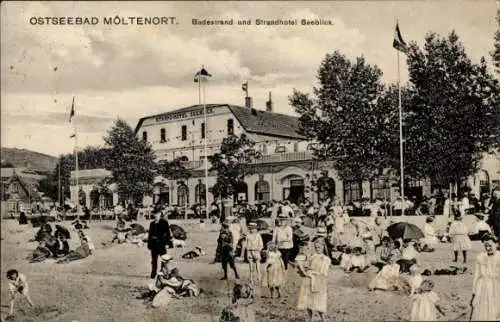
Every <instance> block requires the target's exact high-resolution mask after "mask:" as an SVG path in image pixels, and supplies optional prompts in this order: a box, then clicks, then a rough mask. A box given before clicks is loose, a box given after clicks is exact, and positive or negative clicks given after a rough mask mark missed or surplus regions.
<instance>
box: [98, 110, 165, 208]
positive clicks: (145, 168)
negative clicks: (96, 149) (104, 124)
mask: <svg viewBox="0 0 500 322" xmlns="http://www.w3.org/2000/svg"><path fill="white" fill-rule="evenodd" d="M104 142H105V143H106V146H107V148H109V167H110V168H109V170H111V172H112V174H113V181H114V182H115V183H116V184H117V186H118V194H119V196H120V197H121V201H122V202H124V201H125V200H129V201H132V202H139V201H141V200H142V197H143V196H144V195H145V194H148V193H150V192H151V187H152V184H153V180H154V177H155V173H156V163H155V154H154V152H153V150H152V148H151V145H150V144H149V143H148V142H146V141H142V140H139V139H138V138H137V136H136V134H135V132H134V130H133V129H132V127H131V126H130V125H128V124H127V123H126V122H125V121H124V120H121V119H117V120H116V121H115V124H114V125H113V127H112V128H111V129H110V130H108V135H107V136H106V137H104Z"/></svg>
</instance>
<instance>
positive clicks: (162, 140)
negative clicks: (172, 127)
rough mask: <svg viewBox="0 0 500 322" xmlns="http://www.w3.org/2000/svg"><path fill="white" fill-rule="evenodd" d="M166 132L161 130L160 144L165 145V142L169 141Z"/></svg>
mask: <svg viewBox="0 0 500 322" xmlns="http://www.w3.org/2000/svg"><path fill="white" fill-rule="evenodd" d="M166 136H167V135H166V132H165V129H161V130H160V142H161V143H164V142H165V141H167V139H166Z"/></svg>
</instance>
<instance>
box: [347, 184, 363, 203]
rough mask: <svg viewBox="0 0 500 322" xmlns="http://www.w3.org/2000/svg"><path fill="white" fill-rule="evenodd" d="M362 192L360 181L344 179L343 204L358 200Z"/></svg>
mask: <svg viewBox="0 0 500 322" xmlns="http://www.w3.org/2000/svg"><path fill="white" fill-rule="evenodd" d="M362 192H363V190H362V187H361V182H356V181H344V204H346V205H348V204H350V203H351V202H354V201H360V200H361V194H362Z"/></svg>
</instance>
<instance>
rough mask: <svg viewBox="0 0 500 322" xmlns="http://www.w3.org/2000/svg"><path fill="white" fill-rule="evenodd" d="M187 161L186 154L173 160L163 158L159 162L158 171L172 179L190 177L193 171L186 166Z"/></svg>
mask: <svg viewBox="0 0 500 322" xmlns="http://www.w3.org/2000/svg"><path fill="white" fill-rule="evenodd" d="M187 161H188V158H187V157H186V156H181V157H177V158H175V159H174V160H172V161H168V160H161V161H159V162H158V173H159V174H161V175H162V176H164V177H165V178H167V179H170V180H182V179H188V178H189V177H191V172H189V170H188V169H186V167H185V163H186V162H187Z"/></svg>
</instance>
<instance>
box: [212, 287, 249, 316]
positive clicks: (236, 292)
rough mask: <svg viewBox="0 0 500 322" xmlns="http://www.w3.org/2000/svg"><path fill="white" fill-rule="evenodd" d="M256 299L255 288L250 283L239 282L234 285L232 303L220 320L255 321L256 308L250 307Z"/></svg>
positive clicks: (222, 313)
mask: <svg viewBox="0 0 500 322" xmlns="http://www.w3.org/2000/svg"><path fill="white" fill-rule="evenodd" d="M253 300H254V289H253V288H252V286H251V285H248V284H238V282H237V284H236V285H234V287H233V297H232V300H231V305H229V306H227V307H225V308H224V309H223V310H222V312H221V315H220V317H219V322H234V321H238V322H255V321H256V320H255V310H254V309H252V308H251V307H250V305H251V304H252V303H253Z"/></svg>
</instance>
